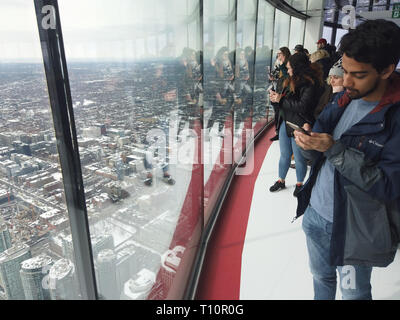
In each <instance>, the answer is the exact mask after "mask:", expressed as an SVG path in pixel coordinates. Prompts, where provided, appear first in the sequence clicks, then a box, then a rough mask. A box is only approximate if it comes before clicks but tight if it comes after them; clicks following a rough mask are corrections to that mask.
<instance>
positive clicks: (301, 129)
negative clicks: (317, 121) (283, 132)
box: [286, 121, 311, 136]
mask: <svg viewBox="0 0 400 320" xmlns="http://www.w3.org/2000/svg"><path fill="white" fill-rule="evenodd" d="M286 124H287V125H288V126H289V127H291V128H292V129H294V130H297V131H300V132H302V133H304V134H306V135H308V136H310V135H311V134H310V132H308V131H306V130H304V129H303V128H301V127H299V126H298V125H297V124H294V123H292V122H289V121H286Z"/></svg>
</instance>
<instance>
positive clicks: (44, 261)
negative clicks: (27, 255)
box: [21, 254, 53, 270]
mask: <svg viewBox="0 0 400 320" xmlns="http://www.w3.org/2000/svg"><path fill="white" fill-rule="evenodd" d="M52 263H53V260H52V259H51V258H50V257H49V256H48V255H46V254H40V255H38V256H36V257H33V258H31V259H28V260H25V261H23V262H22V263H21V268H22V269H25V270H29V269H30V270H34V269H41V268H43V267H45V266H48V265H51V264H52Z"/></svg>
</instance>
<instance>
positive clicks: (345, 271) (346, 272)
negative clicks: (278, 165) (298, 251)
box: [279, 137, 372, 300]
mask: <svg viewBox="0 0 400 320" xmlns="http://www.w3.org/2000/svg"><path fill="white" fill-rule="evenodd" d="M279 138H280V137H279ZM302 226H303V230H304V232H305V234H306V240H307V249H308V255H309V259H310V260H309V263H310V269H311V273H312V275H313V284H314V299H315V300H334V299H335V296H336V268H337V270H338V273H339V276H340V289H341V292H342V299H343V300H371V299H372V295H371V283H370V281H371V272H372V267H365V266H342V267H340V266H337V267H336V266H332V265H330V263H329V251H330V242H331V235H332V222H329V221H328V220H326V219H324V218H323V217H321V215H319V214H318V213H317V212H316V211H315V210H314V209H313V208H312V207H311V206H308V208H307V210H306V212H305V213H304V217H303V223H302Z"/></svg>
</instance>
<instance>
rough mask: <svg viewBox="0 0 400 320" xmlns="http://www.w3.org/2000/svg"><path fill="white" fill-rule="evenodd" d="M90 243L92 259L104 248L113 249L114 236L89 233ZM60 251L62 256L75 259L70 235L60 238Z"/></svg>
mask: <svg viewBox="0 0 400 320" xmlns="http://www.w3.org/2000/svg"><path fill="white" fill-rule="evenodd" d="M90 243H91V245H92V252H93V259H96V257H97V254H98V253H99V252H100V251H102V250H104V249H111V250H114V238H113V236H112V235H110V234H100V235H91V236H90ZM62 251H63V256H64V258H66V259H69V260H71V261H75V256H74V246H73V243H72V236H71V235H68V236H65V237H63V238H62Z"/></svg>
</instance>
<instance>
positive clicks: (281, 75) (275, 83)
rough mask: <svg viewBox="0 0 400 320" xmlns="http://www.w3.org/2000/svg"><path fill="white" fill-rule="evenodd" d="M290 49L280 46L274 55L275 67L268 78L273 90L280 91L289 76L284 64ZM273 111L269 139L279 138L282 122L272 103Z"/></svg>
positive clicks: (287, 59) (288, 56)
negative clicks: (273, 131) (273, 130)
mask: <svg viewBox="0 0 400 320" xmlns="http://www.w3.org/2000/svg"><path fill="white" fill-rule="evenodd" d="M290 55H291V54H290V50H289V48H288V47H281V48H279V50H278V53H277V55H276V61H277V64H276V67H275V69H274V71H273V72H272V73H271V75H270V77H269V80H271V81H272V88H273V90H274V91H275V92H278V93H281V92H282V90H283V82H284V81H285V80H286V79H287V78H288V77H289V74H288V71H287V67H286V64H287V62H288V61H289V58H290ZM272 106H273V108H274V112H275V117H274V120H275V131H276V135H275V137H273V138H271V139H270V140H271V141H275V140H278V139H279V126H280V125H281V123H282V119H281V118H280V117H279V111H278V109H277V107H276V106H274V105H272Z"/></svg>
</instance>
